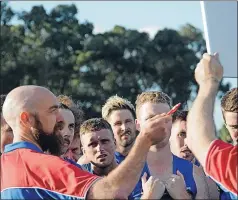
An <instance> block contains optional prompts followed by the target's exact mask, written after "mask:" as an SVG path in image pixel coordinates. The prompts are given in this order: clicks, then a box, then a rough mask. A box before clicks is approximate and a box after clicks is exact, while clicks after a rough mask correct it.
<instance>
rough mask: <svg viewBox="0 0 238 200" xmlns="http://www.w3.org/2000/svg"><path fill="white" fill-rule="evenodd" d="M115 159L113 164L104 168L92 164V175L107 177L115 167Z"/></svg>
mask: <svg viewBox="0 0 238 200" xmlns="http://www.w3.org/2000/svg"><path fill="white" fill-rule="evenodd" d="M117 165H118V164H117V162H116V159H114V160H113V162H112V163H111V164H110V165H109V166H108V167H105V168H100V167H97V166H95V165H93V164H92V168H93V173H94V174H95V175H97V176H107V175H108V174H109V173H110V172H111V171H112V170H113V169H115V168H116V167H117Z"/></svg>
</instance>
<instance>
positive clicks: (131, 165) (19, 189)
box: [1, 86, 171, 199]
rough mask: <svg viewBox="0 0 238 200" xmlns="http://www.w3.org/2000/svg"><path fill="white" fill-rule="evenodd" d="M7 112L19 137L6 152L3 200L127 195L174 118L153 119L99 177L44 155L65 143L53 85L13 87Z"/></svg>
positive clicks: (14, 132) (58, 158)
mask: <svg viewBox="0 0 238 200" xmlns="http://www.w3.org/2000/svg"><path fill="white" fill-rule="evenodd" d="M3 116H4V118H5V120H6V122H7V123H8V124H9V125H10V126H11V128H12V130H13V134H14V140H13V143H12V144H9V145H7V146H6V147H5V151H4V154H3V155H2V156H1V198H2V199H86V198H87V199H125V198H127V196H128V195H129V194H130V192H131V191H132V190H133V188H134V187H135V185H136V183H137V182H138V180H139V178H140V172H141V171H142V168H143V166H144V163H145V161H146V157H147V153H148V151H149V149H150V146H152V145H155V144H156V143H159V142H161V141H163V140H164V138H165V137H166V132H165V129H166V128H165V127H166V124H167V123H168V122H169V121H170V120H171V117H170V116H166V115H165V114H164V115H157V116H154V117H153V118H151V119H149V120H147V123H145V126H144V127H143V128H142V129H141V132H140V134H139V135H138V137H137V139H136V141H135V143H134V146H133V148H132V149H131V151H130V153H129V154H128V156H127V158H126V159H125V160H124V162H123V163H122V164H120V165H119V166H118V167H117V168H116V169H115V170H113V171H112V172H111V173H110V174H109V175H108V176H106V177H103V178H99V177H98V176H95V175H93V174H90V173H88V172H85V171H83V170H81V169H79V168H78V167H76V166H74V165H72V164H70V163H68V162H66V161H64V160H63V159H62V158H60V157H57V156H53V155H47V154H44V151H47V150H49V151H50V152H51V153H52V154H57V152H58V151H59V141H60V140H58V138H57V135H56V134H55V133H54V128H55V125H56V123H57V122H58V121H60V120H61V119H60V118H61V115H60V113H59V102H58V100H57V98H56V96H55V95H54V94H53V93H52V92H50V91H49V90H48V89H46V88H44V87H39V86H21V87H18V88H15V89H13V90H12V91H11V92H10V93H9V94H8V95H7V97H6V100H5V102H4V105H3ZM158 132H159V133H160V134H157V133H158ZM138 155H140V156H138ZM3 169H4V173H2V172H3V171H2V170H3ZM128 169H133V170H128Z"/></svg>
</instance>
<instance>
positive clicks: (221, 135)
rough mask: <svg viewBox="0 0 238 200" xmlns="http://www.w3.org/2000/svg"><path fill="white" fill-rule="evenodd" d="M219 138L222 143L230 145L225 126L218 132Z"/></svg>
mask: <svg viewBox="0 0 238 200" xmlns="http://www.w3.org/2000/svg"><path fill="white" fill-rule="evenodd" d="M219 138H220V139H221V140H223V141H224V142H228V143H232V139H231V136H230V134H229V132H228V130H227V128H226V126H225V124H224V125H223V126H222V128H221V129H220V130H219Z"/></svg>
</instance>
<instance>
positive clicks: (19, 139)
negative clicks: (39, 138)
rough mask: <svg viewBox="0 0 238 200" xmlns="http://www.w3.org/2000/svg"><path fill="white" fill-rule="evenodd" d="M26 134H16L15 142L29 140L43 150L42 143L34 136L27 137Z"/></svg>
mask: <svg viewBox="0 0 238 200" xmlns="http://www.w3.org/2000/svg"><path fill="white" fill-rule="evenodd" d="M24 135H25V134H14V138H13V143H16V142H29V143H31V144H34V145H36V146H37V147H38V148H39V149H40V150H42V148H41V147H40V145H39V144H38V143H37V142H36V141H35V140H34V139H33V138H32V137H30V136H29V137H25V136H24ZM29 135H30V134H29Z"/></svg>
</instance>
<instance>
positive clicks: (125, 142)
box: [120, 130, 136, 147]
mask: <svg viewBox="0 0 238 200" xmlns="http://www.w3.org/2000/svg"><path fill="white" fill-rule="evenodd" d="M126 133H128V137H130V140H122V139H121V141H120V145H121V146H123V147H129V146H131V145H133V144H134V141H135V139H136V136H135V137H133V136H134V135H133V133H132V130H126V131H124V132H123V133H122V134H121V135H124V134H126Z"/></svg>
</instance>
